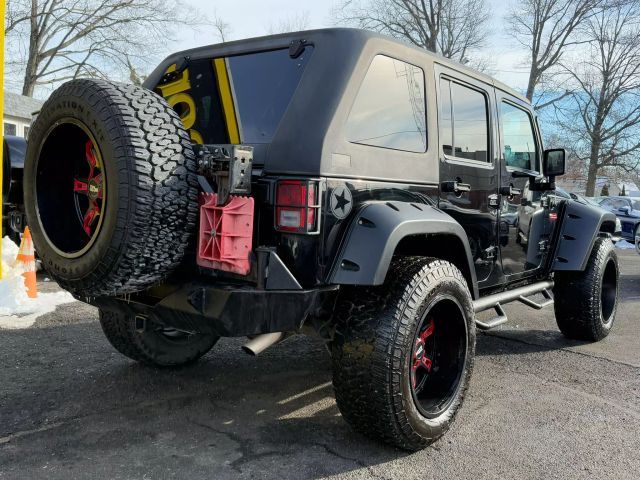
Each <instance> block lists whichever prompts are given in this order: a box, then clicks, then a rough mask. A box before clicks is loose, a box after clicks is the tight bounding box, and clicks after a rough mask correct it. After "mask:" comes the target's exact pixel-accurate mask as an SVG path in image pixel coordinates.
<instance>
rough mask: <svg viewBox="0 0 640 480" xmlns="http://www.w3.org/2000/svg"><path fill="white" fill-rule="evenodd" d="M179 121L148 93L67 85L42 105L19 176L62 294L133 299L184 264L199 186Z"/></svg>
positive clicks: (38, 241)
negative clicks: (131, 294)
mask: <svg viewBox="0 0 640 480" xmlns="http://www.w3.org/2000/svg"><path fill="white" fill-rule="evenodd" d="M195 169H196V165H195V158H194V153H193V150H192V148H191V142H190V139H189V135H188V134H187V132H186V131H185V130H184V128H183V126H182V123H181V121H180V117H179V116H178V115H177V114H176V113H175V112H174V111H173V109H171V107H169V105H168V104H167V103H166V102H165V101H164V99H162V98H161V97H159V96H158V95H156V94H155V93H153V92H151V91H149V90H146V89H144V88H141V87H137V86H133V85H125V84H120V83H114V82H107V81H103V80H73V81H70V82H68V83H65V84H64V85H62V86H61V87H60V88H58V89H57V90H56V91H55V92H54V93H53V94H52V95H51V97H49V99H48V100H47V101H46V103H45V104H44V105H43V107H42V109H41V110H40V113H39V114H38V117H37V119H36V120H35V122H34V124H33V126H32V128H31V130H30V132H29V142H28V145H27V156H26V161H25V170H24V200H25V210H26V215H27V222H28V225H29V227H30V228H31V232H32V236H33V241H34V245H35V248H36V251H37V252H38V255H39V257H40V259H41V260H42V264H43V266H44V268H45V269H46V270H47V272H49V274H50V275H51V276H52V277H53V278H54V279H55V280H56V281H57V282H58V283H59V284H60V285H61V286H62V287H63V288H65V289H67V290H69V291H71V292H72V293H75V294H77V295H80V296H87V297H94V296H104V295H117V294H124V293H131V292H135V291H139V290H143V289H145V288H148V287H149V286H151V285H152V284H154V283H157V282H159V281H161V280H162V279H163V278H165V277H166V276H167V275H168V274H169V272H171V270H172V269H174V268H175V267H176V266H177V265H178V263H179V262H180V261H181V260H182V258H183V256H184V253H185V249H186V248H187V245H188V244H189V241H190V238H191V235H192V233H193V230H194V227H195V223H196V218H197V177H196V174H195Z"/></svg>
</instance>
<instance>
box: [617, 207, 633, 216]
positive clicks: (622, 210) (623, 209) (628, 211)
mask: <svg viewBox="0 0 640 480" xmlns="http://www.w3.org/2000/svg"><path fill="white" fill-rule="evenodd" d="M618 212H620V213H624V214H625V215H627V216H629V215H631V207H630V206H629V205H625V206H624V207H620V208H619V209H618Z"/></svg>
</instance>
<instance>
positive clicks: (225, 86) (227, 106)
mask: <svg viewBox="0 0 640 480" xmlns="http://www.w3.org/2000/svg"><path fill="white" fill-rule="evenodd" d="M213 68H214V70H215V72H216V81H217V83H218V93H220V101H221V103H222V112H223V114H224V120H225V123H226V124H227V133H228V134H229V143H233V144H239V143H240V129H239V128H238V120H237V118H236V109H235V106H234V104H233V94H232V93H231V82H230V81H229V74H228V73H227V64H226V62H225V59H224V58H216V59H214V60H213Z"/></svg>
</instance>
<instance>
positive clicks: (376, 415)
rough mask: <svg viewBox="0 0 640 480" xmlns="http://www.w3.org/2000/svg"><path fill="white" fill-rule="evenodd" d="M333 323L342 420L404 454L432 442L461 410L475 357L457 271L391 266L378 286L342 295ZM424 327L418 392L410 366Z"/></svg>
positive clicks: (407, 260)
mask: <svg viewBox="0 0 640 480" xmlns="http://www.w3.org/2000/svg"><path fill="white" fill-rule="evenodd" d="M443 306H444V307H446V308H444V309H443V308H442V307H443ZM438 312H440V313H438ZM430 317H431V319H430ZM434 318H435V323H434ZM336 322H337V330H336V335H335V340H334V341H333V344H332V364H333V385H334V390H335V395H336V402H337V404H338V408H339V409H340V411H341V412H342V415H343V417H344V418H345V420H346V421H347V422H348V423H349V424H350V425H351V426H352V427H353V428H354V429H355V430H357V431H359V432H360V433H363V434H365V435H367V436H369V437H371V438H374V439H377V440H382V441H384V442H386V443H389V444H391V445H394V446H396V447H399V448H402V449H405V450H412V451H413V450H418V449H421V448H424V447H425V446H427V445H429V444H430V443H432V442H434V441H435V440H437V439H438V438H440V437H441V436H442V435H443V434H444V433H445V432H446V431H447V430H448V429H449V427H450V425H451V424H452V422H453V419H454V417H455V415H456V413H457V412H458V410H459V408H460V406H461V404H462V401H463V398H464V395H465V392H466V390H467V387H468V385H469V379H470V377H471V371H472V368H473V360H474V354H475V340H476V331H475V316H474V311H473V304H472V300H471V295H470V293H469V288H468V286H467V282H466V281H465V279H464V277H463V276H462V274H461V273H460V270H458V269H457V268H456V267H455V266H454V265H453V264H451V263H449V262H446V261H443V260H438V259H435V258H425V257H402V258H398V259H395V260H394V261H393V263H392V266H391V268H390V269H389V272H388V273H387V280H386V282H385V284H384V285H382V286H379V287H365V288H363V287H343V290H342V291H341V296H340V298H339V299H338V305H337V308H336ZM425 322H430V325H431V326H433V327H434V328H433V329H432V330H431V333H430V335H431V337H430V338H432V339H433V342H432V343H431V345H429V343H428V342H429V339H428V338H427V340H426V343H423V344H422V346H423V347H424V349H421V353H422V354H424V352H428V351H429V350H431V352H432V354H431V355H430V360H429V362H430V365H431V367H432V368H430V369H429V370H428V373H427V372H426V371H425V372H423V373H422V374H421V384H420V385H421V386H422V387H423V388H424V390H421V391H418V390H417V388H416V387H417V386H418V385H417V383H414V381H413V380H414V375H417V374H418V372H417V370H416V371H414V369H413V368H412V366H415V365H416V363H415V362H416V360H417V358H424V357H423V355H422V354H421V355H420V356H419V357H417V356H416V353H417V352H416V350H415V349H416V346H417V345H418V343H419V342H418V341H417V340H418V338H421V337H426V336H427V335H424V334H425V333H427V332H428V330H429V328H430V327H429V326H426V327H425V326H424V325H425ZM438 335H439V336H438ZM425 356H426V355H425ZM431 362H433V363H431ZM424 382H426V383H424Z"/></svg>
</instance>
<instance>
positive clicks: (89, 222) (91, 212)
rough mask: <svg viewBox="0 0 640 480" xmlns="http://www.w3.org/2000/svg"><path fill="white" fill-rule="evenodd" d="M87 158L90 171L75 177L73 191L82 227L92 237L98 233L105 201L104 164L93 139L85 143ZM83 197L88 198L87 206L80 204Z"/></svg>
mask: <svg viewBox="0 0 640 480" xmlns="http://www.w3.org/2000/svg"><path fill="white" fill-rule="evenodd" d="M85 160H86V161H87V164H88V166H89V173H88V175H87V176H86V177H82V178H81V177H76V178H74V179H73V192H74V194H75V195H76V209H77V213H78V217H79V219H80V221H81V222H82V228H83V230H84V231H85V233H86V234H87V237H89V238H91V237H93V235H94V234H95V233H96V229H97V226H98V224H99V221H98V218H99V217H100V215H101V212H102V206H103V205H102V204H103V201H104V182H103V175H102V170H101V167H102V165H101V164H100V163H99V162H98V159H97V156H96V150H95V147H94V146H93V142H92V141H91V140H87V143H86V144H85ZM81 197H84V198H86V203H87V206H86V208H84V207H81V206H80V198H81ZM82 203H84V202H82Z"/></svg>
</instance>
